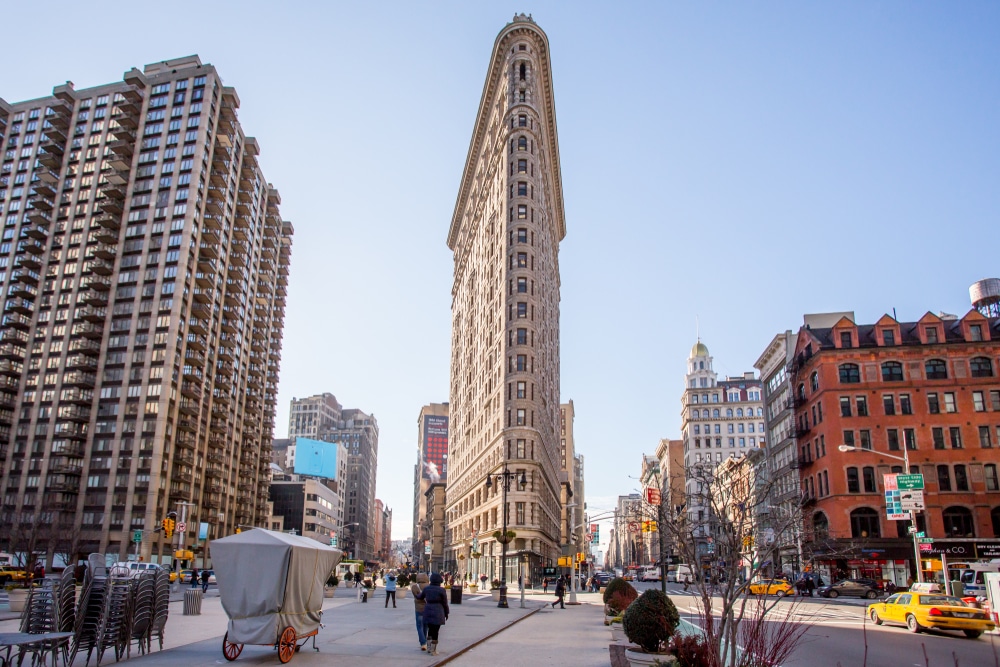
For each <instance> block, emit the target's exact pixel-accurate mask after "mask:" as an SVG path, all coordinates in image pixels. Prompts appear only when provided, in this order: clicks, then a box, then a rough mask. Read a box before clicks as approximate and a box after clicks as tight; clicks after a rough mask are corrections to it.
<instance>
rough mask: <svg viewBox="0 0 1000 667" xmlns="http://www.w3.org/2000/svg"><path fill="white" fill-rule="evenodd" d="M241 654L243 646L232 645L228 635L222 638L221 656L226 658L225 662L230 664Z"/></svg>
mask: <svg viewBox="0 0 1000 667" xmlns="http://www.w3.org/2000/svg"><path fill="white" fill-rule="evenodd" d="M242 652H243V644H234V643H233V642H231V641H229V633H228V632H227V633H226V636H225V637H223V638H222V655H224V656H226V660H228V661H229V662H232V661H233V660H235V659H236V658H238V657H240V653H242Z"/></svg>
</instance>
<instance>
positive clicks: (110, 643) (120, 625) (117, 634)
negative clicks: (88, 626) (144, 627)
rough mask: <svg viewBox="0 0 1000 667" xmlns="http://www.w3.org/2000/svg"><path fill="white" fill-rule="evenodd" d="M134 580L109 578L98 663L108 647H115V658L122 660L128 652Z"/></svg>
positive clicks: (101, 625)
mask: <svg viewBox="0 0 1000 667" xmlns="http://www.w3.org/2000/svg"><path fill="white" fill-rule="evenodd" d="M133 583H134V582H133V580H132V579H129V578H123V579H120V578H118V577H116V576H111V577H110V578H109V579H108V587H107V595H106V596H105V606H104V613H103V618H102V619H101V624H100V638H99V640H98V644H97V664H98V665H100V664H101V658H102V657H103V656H104V652H105V651H106V650H108V649H114V652H115V660H116V661H117V660H121V659H122V658H123V657H125V656H126V654H127V653H128V648H129V639H130V635H131V629H132V588H133Z"/></svg>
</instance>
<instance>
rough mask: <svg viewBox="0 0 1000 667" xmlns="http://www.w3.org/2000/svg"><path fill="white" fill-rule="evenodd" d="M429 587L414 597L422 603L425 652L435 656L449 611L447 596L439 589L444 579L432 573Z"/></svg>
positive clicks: (442, 589)
mask: <svg viewBox="0 0 1000 667" xmlns="http://www.w3.org/2000/svg"><path fill="white" fill-rule="evenodd" d="M430 582H431V583H430V585H429V586H427V587H426V588H425V589H424V590H422V591H420V593H418V594H417V595H416V597H418V598H419V599H421V600H423V601H424V625H425V626H427V652H428V653H430V654H431V655H437V647H438V637H439V636H440V632H441V626H442V625H444V624H445V621H447V620H448V615H449V614H450V613H451V610H450V609H449V608H448V594H447V592H446V591H445V590H444V588H442V587H441V584H442V583H443V582H444V578H443V577H442V576H441V575H440V574H438V573H437V572H434V573H433V574H431V577H430Z"/></svg>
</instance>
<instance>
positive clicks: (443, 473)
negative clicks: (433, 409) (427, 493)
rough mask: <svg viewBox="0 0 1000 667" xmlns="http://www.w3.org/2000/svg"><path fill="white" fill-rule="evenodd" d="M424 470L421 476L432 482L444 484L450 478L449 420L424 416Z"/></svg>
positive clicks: (435, 416)
mask: <svg viewBox="0 0 1000 667" xmlns="http://www.w3.org/2000/svg"><path fill="white" fill-rule="evenodd" d="M423 448H424V456H423V459H424V469H423V470H422V471H421V476H422V477H423V478H424V479H429V480H430V481H431V482H433V483H436V482H443V481H445V479H447V477H448V418H447V417H441V416H437V415H425V416H424V443H423Z"/></svg>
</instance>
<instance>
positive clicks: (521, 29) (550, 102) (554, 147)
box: [448, 17, 566, 250]
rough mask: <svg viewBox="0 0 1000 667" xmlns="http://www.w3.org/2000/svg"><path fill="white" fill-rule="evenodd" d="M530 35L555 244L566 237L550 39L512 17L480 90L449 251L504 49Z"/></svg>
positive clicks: (526, 21) (500, 76) (464, 204)
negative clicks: (546, 151) (537, 74)
mask: <svg viewBox="0 0 1000 667" xmlns="http://www.w3.org/2000/svg"><path fill="white" fill-rule="evenodd" d="M525 34H530V35H531V36H532V37H533V40H532V41H533V42H534V44H535V47H536V48H537V54H536V55H537V57H538V61H539V64H540V65H541V67H540V68H539V71H540V73H541V77H540V81H539V90H540V93H541V95H542V109H541V115H542V117H543V118H544V119H545V133H546V139H547V141H546V143H547V145H548V147H549V156H548V157H549V159H548V161H547V164H548V165H549V170H550V172H551V173H550V176H551V183H552V190H553V193H552V194H553V197H554V202H553V209H554V212H555V217H556V226H557V230H558V234H557V237H558V240H560V241H561V240H562V239H563V238H564V237H565V236H566V213H565V208H564V205H563V190H562V168H561V166H560V158H559V133H558V131H557V129H556V107H555V96H554V95H553V91H552V63H551V61H550V59H549V38H548V37H547V36H546V34H545V32H544V31H543V30H542V29H541V28H539V27H538V26H537V25H536V24H535V23H534V21H531V20H530V19H527V18H519V17H515V20H514V22H512V23H508V24H507V25H506V26H505V27H504V28H503V30H501V31H500V34H498V35H497V38H496V41H495V42H494V44H493V55H492V56H491V57H490V66H489V75H488V76H487V79H486V85H485V86H484V87H483V94H482V97H481V98H480V100H479V112H478V114H477V115H476V124H475V126H474V128H473V132H472V141H471V142H470V144H469V153H468V155H467V156H466V158H465V169H464V171H463V172H462V184H461V187H460V188H459V190H458V198H457V200H456V202H455V211H454V213H453V214H452V218H451V227H450V228H449V229H448V247H449V248H451V249H452V250H455V249H456V246H457V243H458V237H459V233H460V232H461V226H462V217H463V215H464V211H465V209H466V207H467V202H468V199H469V195H470V193H471V191H472V187H473V183H474V182H475V176H476V165H477V162H478V156H479V154H480V152H481V151H482V147H483V144H484V142H485V141H486V140H487V139H488V137H487V136H486V134H487V132H488V131H489V120H490V110H491V105H492V100H493V99H494V98H495V97H496V94H497V89H498V88H499V87H500V86H501V85H502V83H503V80H504V71H505V67H504V65H505V63H506V60H507V56H506V53H507V48H508V45H509V44H510V42H511V40H512V38H516V37H518V36H523V35H525Z"/></svg>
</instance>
